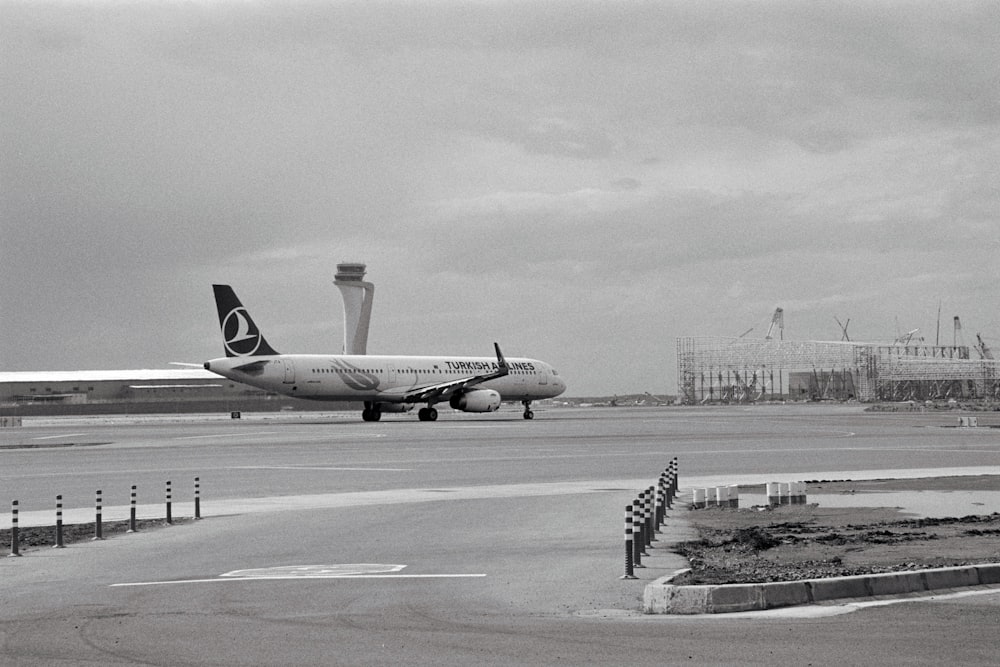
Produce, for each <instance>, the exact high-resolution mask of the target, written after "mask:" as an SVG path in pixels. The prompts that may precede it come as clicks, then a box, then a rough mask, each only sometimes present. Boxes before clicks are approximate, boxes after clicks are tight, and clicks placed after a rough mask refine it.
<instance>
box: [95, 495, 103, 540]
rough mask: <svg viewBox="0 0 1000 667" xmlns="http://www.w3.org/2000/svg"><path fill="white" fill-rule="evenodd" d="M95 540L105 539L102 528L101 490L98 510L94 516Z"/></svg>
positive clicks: (98, 496)
mask: <svg viewBox="0 0 1000 667" xmlns="http://www.w3.org/2000/svg"><path fill="white" fill-rule="evenodd" d="M94 539H95V540H103V539H104V529H103V527H102V526H101V490H100V489H98V490H97V509H96V512H95V514H94Z"/></svg>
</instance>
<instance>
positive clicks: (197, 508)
mask: <svg viewBox="0 0 1000 667" xmlns="http://www.w3.org/2000/svg"><path fill="white" fill-rule="evenodd" d="M194 518H195V519H196V520H197V519H200V518H201V478H200V477H195V478H194Z"/></svg>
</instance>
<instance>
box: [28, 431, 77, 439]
mask: <svg viewBox="0 0 1000 667" xmlns="http://www.w3.org/2000/svg"><path fill="white" fill-rule="evenodd" d="M78 435H86V433H60V434H59V435H41V436H38V437H37V438H32V440H55V439H56V438H75V437H77V436H78Z"/></svg>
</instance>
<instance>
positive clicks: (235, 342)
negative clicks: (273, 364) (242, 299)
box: [222, 307, 261, 357]
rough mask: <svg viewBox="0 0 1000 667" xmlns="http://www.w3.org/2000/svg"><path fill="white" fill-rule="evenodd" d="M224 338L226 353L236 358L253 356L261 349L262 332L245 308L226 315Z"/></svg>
mask: <svg viewBox="0 0 1000 667" xmlns="http://www.w3.org/2000/svg"><path fill="white" fill-rule="evenodd" d="M222 336H223V338H224V339H225V345H226V351H227V352H229V353H230V354H232V355H233V356H235V357H245V356H248V355H251V354H253V353H254V352H256V351H257V348H259V347H260V341H261V335H260V331H259V330H258V329H257V326H256V325H255V324H254V323H253V320H251V319H250V315H249V314H247V309H246V308H243V307H240V308H234V309H233V310H231V311H229V314H228V315H226V318H225V319H224V320H223V321H222Z"/></svg>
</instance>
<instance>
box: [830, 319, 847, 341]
mask: <svg viewBox="0 0 1000 667" xmlns="http://www.w3.org/2000/svg"><path fill="white" fill-rule="evenodd" d="M833 319H835V320H837V326H839V327H840V331H841V332H842V335H841V336H840V340H841V341H845V340H846V341H847V342H848V343H850V342H851V337H850V336H848V335H847V326H848V325H849V324H850V323H851V318H849V317H848V318H847V323H846V324H841V323H840V320H839V319H837V316H836V315H834V316H833Z"/></svg>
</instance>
